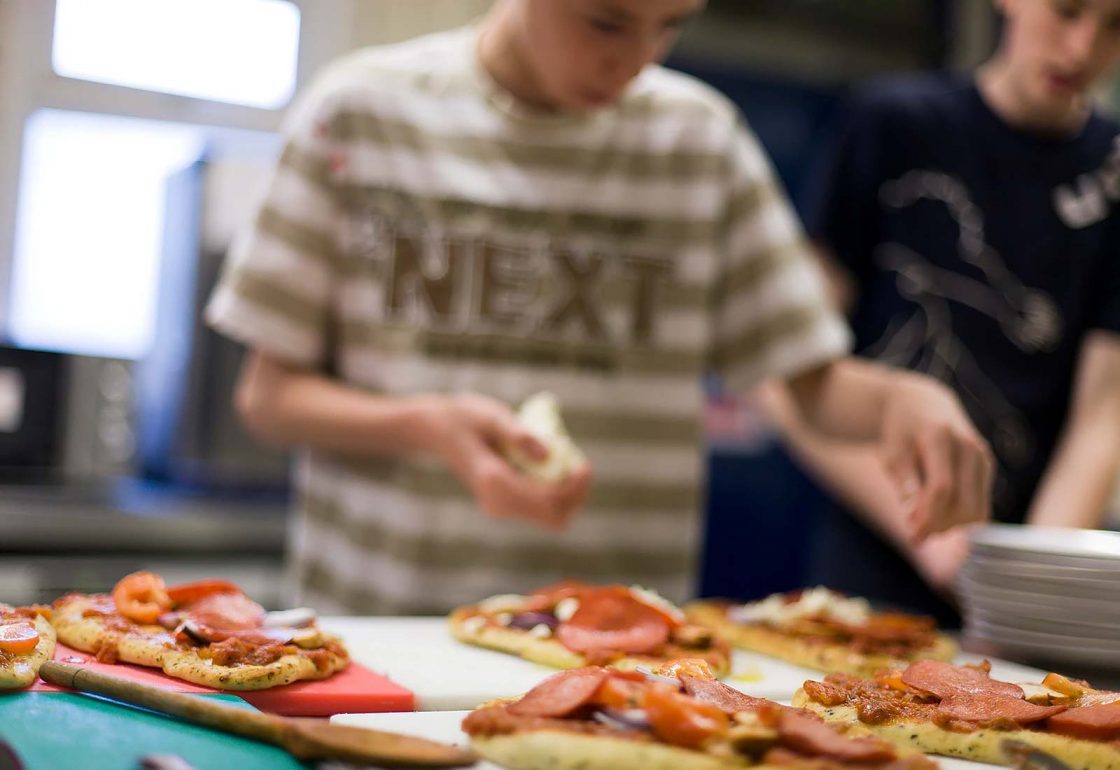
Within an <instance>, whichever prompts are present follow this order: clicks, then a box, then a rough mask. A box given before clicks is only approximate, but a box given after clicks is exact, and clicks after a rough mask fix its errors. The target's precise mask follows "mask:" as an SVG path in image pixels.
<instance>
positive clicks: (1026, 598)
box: [957, 524, 1120, 671]
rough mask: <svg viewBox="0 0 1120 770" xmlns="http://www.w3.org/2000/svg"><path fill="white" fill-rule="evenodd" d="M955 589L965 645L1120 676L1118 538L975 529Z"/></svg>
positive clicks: (1031, 529) (1016, 528)
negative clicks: (962, 619)
mask: <svg viewBox="0 0 1120 770" xmlns="http://www.w3.org/2000/svg"><path fill="white" fill-rule="evenodd" d="M957 587H958V590H959V593H960V599H961V606H962V610H963V615H964V623H965V629H964V630H965V639H966V640H967V641H970V642H976V643H979V646H981V647H984V648H986V649H994V650H995V651H996V652H997V653H998V654H1000V655H1002V656H1004V657H1009V658H1017V659H1021V660H1026V661H1032V662H1033V661H1038V662H1050V663H1059V664H1061V663H1065V664H1069V665H1077V666H1088V667H1092V668H1094V669H1101V670H1106V671H1120V532H1104V531H1100V530H1077V529H1052V528H1047V527H1023V526H1015V525H1008V524H996V525H992V526H987V527H981V528H978V529H976V530H975V532H974V533H973V536H972V550H971V552H970V555H969V559H968V562H967V564H966V565H965V567H964V569H963V570H962V571H961V575H960V578H959V580H958V586H957Z"/></svg>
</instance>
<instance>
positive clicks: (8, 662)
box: [0, 604, 55, 690]
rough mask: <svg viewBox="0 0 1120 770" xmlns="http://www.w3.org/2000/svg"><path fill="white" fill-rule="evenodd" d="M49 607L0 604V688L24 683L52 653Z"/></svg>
mask: <svg viewBox="0 0 1120 770" xmlns="http://www.w3.org/2000/svg"><path fill="white" fill-rule="evenodd" d="M49 615H50V608H49V607H41V606H34V607H12V606H10V605H7V604H0V690H10V689H15V688H19V687H28V686H30V685H31V684H32V683H34V682H35V678H36V677H37V676H38V675H39V668H40V667H41V666H42V665H43V661H47V660H50V659H51V656H53V655H54V646H55V633H54V628H52V627H51V624H50V623H49V622H48V620H47V617H48V616H49Z"/></svg>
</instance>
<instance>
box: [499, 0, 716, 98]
mask: <svg viewBox="0 0 1120 770" xmlns="http://www.w3.org/2000/svg"><path fill="white" fill-rule="evenodd" d="M706 2H707V0H521V11H522V13H521V14H520V17H519V26H520V29H519V33H520V34H519V39H520V44H521V49H522V54H523V61H525V63H526V64H527V65H528V66H529V67H531V68H532V69H533V70H534V72H533V75H534V77H535V80H536V81H537V83H538V84H539V85H540V87H541V88H542V89H543V90H544V92H545V96H546V97H547V99H548V101H549V103H550V105H551V106H553V107H555V108H557V109H561V110H568V111H588V110H593V109H596V108H599V107H605V106H607V105H610V104H612V103H614V102H616V101H617V100H618V99H619V98H620V97H621V96H622V94H623V92H624V91H625V90H626V87H627V86H628V85H629V84H630V82H631V81H632V80H633V79H634V78H635V77H637V76H638V74H639V73H640V72H641V71H642V69H643V68H644V67H645V66H646V65H647V64H651V63H653V62H657V61H660V60H661V59H662V58H664V56H665V55H666V54H667V53H668V52H669V49H670V48H671V47H672V45H673V43H674V42H675V41H676V39H677V35H678V34H679V31H680V28H681V26H682V25H683V24H684V22H685V21H687V20H688V19H689V18H691V17H692V16H694V15H696V14H698V13H699V12H700V11H701V10H703V8H704V6H705V4H706Z"/></svg>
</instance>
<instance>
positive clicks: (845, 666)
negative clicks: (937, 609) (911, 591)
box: [684, 587, 957, 676]
mask: <svg viewBox="0 0 1120 770" xmlns="http://www.w3.org/2000/svg"><path fill="white" fill-rule="evenodd" d="M684 610H685V614H686V615H687V616H688V618H689V619H690V620H692V621H693V622H695V623H699V624H701V625H703V626H707V627H708V628H711V629H712V630H713V631H715V632H717V633H718V634H720V635H721V636H723V637H724V638H725V639H727V640H728V641H729V642H731V644H733V645H734V646H736V647H739V648H742V649H744V650H751V651H753V652H760V653H763V654H765V655H771V656H773V657H776V658H781V659H782V660H785V661H788V662H790V663H794V664H796V665H799V666H805V667H806V668H812V669H816V670H818V671H824V672H826V673H832V672H843V673H849V674H863V675H867V676H870V675H872V674H874V673H875V672H876V671H878V670H880V669H883V668H897V667H900V666H905V665H906V664H907V663H908V662H910V661H913V660H919V659H923V658H932V659H935V660H950V659H951V658H952V657H953V655H955V654H956V652H957V645H956V644H955V643H954V642H953V640H952V639H950V638H949V637H948V636H946V635H945V634H942V633H939V632H938V631H937V627H936V624H935V623H934V621H933V619H932V618H926V617H920V616H916V615H907V614H903V613H897V612H875V611H873V610H872V609H871V606H870V605H869V604H868V602H867V601H866V600H865V599H858V598H851V597H846V596H843V595H841V594H838V593H835V592H833V591H830V590H829V589H827V588H821V587H818V588H812V589H808V590H805V591H794V592H790V593H785V594H774V595H772V596H768V597H766V598H765V599H762V600H759V601H755V602H748V603H746V604H734V603H731V602H726V601H698V602H693V603H691V604H688V605H686V606H685V608H684Z"/></svg>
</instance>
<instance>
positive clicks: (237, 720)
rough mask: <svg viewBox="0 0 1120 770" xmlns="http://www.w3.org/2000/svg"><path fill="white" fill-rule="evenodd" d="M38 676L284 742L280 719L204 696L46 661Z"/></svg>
mask: <svg viewBox="0 0 1120 770" xmlns="http://www.w3.org/2000/svg"><path fill="white" fill-rule="evenodd" d="M39 676H41V677H42V678H43V679H45V680H46V681H48V682H50V683H51V684H57V685H60V686H62V687H69V688H70V689H72V690H80V691H82V692H93V693H97V694H98V695H104V696H105V697H107V698H112V699H113V700H118V701H123V702H124V703H131V704H133V705H136V706H143V707H144V708H148V709H151V710H153V711H159V712H162V713H165V714H172V715H174V716H177V717H180V718H182V719H186V720H188V721H190V722H195V723H198V724H202V725H206V726H207V727H212V728H214V729H217V730H224V731H226V732H231V733H236V734H237V735H241V736H244V737H246V738H252V739H254V740H258V741H264V742H266V743H272V744H275V745H277V746H283V745H284V739H285V723H284V720H283V719H281V718H279V717H275V716H270V715H268V714H262V713H260V712H257V711H250V710H248V709H241V708H236V707H235V706H227V705H225V704H222V703H216V702H214V701H213V700H210V699H208V698H199V697H196V696H193V695H185V694H183V693H178V692H171V691H170V690H163V689H160V688H158V687H152V686H151V685H146V684H140V683H139V682H133V681H131V680H128V679H123V678H118V677H115V676H107V675H105V674H102V673H99V672H97V671H93V670H91V669H88V668H82V667H81V666H75V665H71V664H68V663H57V662H55V661H53V660H48V661H46V662H45V663H43V667H42V668H40V669H39Z"/></svg>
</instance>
